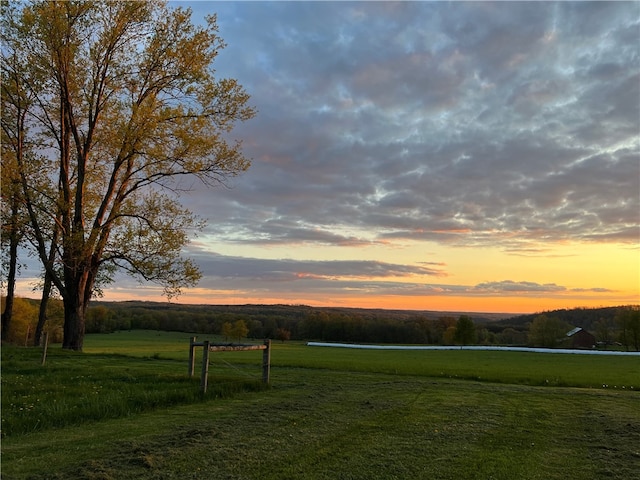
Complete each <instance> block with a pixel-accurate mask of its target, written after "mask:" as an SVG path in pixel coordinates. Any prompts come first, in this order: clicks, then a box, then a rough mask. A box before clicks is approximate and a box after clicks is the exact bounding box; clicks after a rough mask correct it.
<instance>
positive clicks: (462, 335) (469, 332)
mask: <svg viewBox="0 0 640 480" xmlns="http://www.w3.org/2000/svg"><path fill="white" fill-rule="evenodd" d="M455 328H456V329H455V334H454V339H455V341H456V342H457V343H460V344H462V345H471V344H472V343H475V342H476V340H477V338H478V334H477V332H476V325H475V324H474V323H473V320H472V319H471V317H469V316H467V315H460V318H458V321H457V322H456V327H455Z"/></svg>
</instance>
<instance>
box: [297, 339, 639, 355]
mask: <svg viewBox="0 0 640 480" xmlns="http://www.w3.org/2000/svg"><path fill="white" fill-rule="evenodd" d="M307 346H309V347H334V348H357V349H363V350H487V351H496V352H531V353H564V354H573V355H631V356H640V352H620V351H613V350H611V351H610V350H573V349H568V348H532V347H492V346H485V345H469V346H459V345H457V346H456V345H444V346H431V345H363V344H357V343H330V342H307Z"/></svg>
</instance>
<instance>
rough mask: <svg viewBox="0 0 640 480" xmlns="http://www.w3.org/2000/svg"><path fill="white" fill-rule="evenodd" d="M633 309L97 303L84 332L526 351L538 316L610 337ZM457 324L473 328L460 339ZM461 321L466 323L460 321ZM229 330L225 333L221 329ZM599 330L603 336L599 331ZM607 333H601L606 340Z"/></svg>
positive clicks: (461, 334)
mask: <svg viewBox="0 0 640 480" xmlns="http://www.w3.org/2000/svg"><path fill="white" fill-rule="evenodd" d="M629 308H631V307H610V308H597V309H585V308H579V309H573V310H555V311H551V312H544V314H539V313H538V314H533V315H520V316H515V317H512V318H507V319H503V320H495V317H492V316H487V317H483V316H481V315H478V316H474V315H472V314H469V315H459V316H456V315H449V314H446V313H436V312H429V313H423V312H416V311H405V310H371V309H355V308H321V307H309V306H304V305H182V304H171V303H153V302H95V303H93V304H92V306H91V307H90V308H89V311H88V313H87V325H86V328H87V333H108V332H113V331H116V330H130V329H148V330H165V331H181V332H194V333H198V334H205V335H206V334H217V335H219V334H224V333H225V331H228V327H229V325H233V324H236V323H237V322H238V321H242V322H244V324H245V325H246V327H247V335H246V336H247V337H249V338H255V339H262V338H271V339H280V340H288V339H291V340H319V341H328V342H332V341H333V342H360V343H405V344H431V345H442V344H455V343H475V344H495V345H526V344H528V343H531V342H529V338H528V332H529V328H530V326H531V324H532V323H533V322H534V320H535V319H536V318H539V317H540V316H541V315H545V316H546V317H550V318H553V319H554V320H557V321H559V322H562V323H563V324H566V325H568V326H571V327H582V328H584V329H585V330H587V331H590V332H591V333H593V335H595V336H596V337H598V332H599V331H604V330H606V332H607V333H606V336H607V340H608V341H609V340H611V339H615V338H617V336H616V335H615V330H616V328H618V323H619V321H618V319H619V317H620V313H621V312H623V311H626V310H628V309H629ZM461 319H465V320H466V319H469V320H471V322H470V323H472V324H473V325H474V326H475V331H474V332H473V333H468V332H467V333H464V334H463V331H462V329H463V326H464V325H461ZM463 323H464V322H463ZM225 324H226V327H225ZM605 327H606V328H605ZM603 329H604V330H603ZM603 335H604V334H603Z"/></svg>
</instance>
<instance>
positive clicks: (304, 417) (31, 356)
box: [1, 332, 640, 480]
mask: <svg viewBox="0 0 640 480" xmlns="http://www.w3.org/2000/svg"><path fill="white" fill-rule="evenodd" d="M188 339H189V335H188V334H179V333H166V332H119V333H114V334H109V335H89V336H88V337H87V339H86V342H85V353H82V354H79V353H73V352H66V351H65V352H63V351H62V350H61V349H60V348H59V346H51V347H50V350H49V355H48V358H47V363H46V365H45V366H44V367H42V366H40V351H39V350H36V349H21V348H14V347H4V348H3V349H2V435H3V439H2V465H1V467H2V478H3V479H27V478H29V479H70V478H72V479H76V478H77V479H103V480H107V479H136V478H137V479H189V478H192V479H218V478H224V479H274V480H275V479H307V478H308V479H372V478H380V479H419V478H425V479H449V478H451V479H476V478H477V479H488V478H493V479H563V480H566V479H598V478H603V479H604V478H607V479H634V478H640V391H639V390H640V357H613V356H611V357H610V356H602V357H601V356H597V357H595V356H594V357H592V356H578V355H558V354H531V353H520V352H479V351H379V350H347V349H338V348H321V347H307V346H305V345H304V344H301V343H284V344H282V343H274V344H273V352H272V371H271V378H272V385H271V388H269V389H264V388H263V387H262V385H261V384H260V381H259V379H260V373H261V370H260V361H261V354H260V353H259V352H255V351H252V352H226V353H213V354H212V361H213V363H212V366H211V369H210V383H209V385H210V388H209V391H208V392H207V394H205V395H203V394H201V393H200V391H199V382H198V380H197V379H190V378H188V376H187V370H188V366H187V357H188V343H189V340H188ZM199 367H200V365H199V363H197V364H196V377H198V374H199Z"/></svg>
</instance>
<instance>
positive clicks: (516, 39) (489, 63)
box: [105, 1, 640, 312]
mask: <svg viewBox="0 0 640 480" xmlns="http://www.w3.org/2000/svg"><path fill="white" fill-rule="evenodd" d="M173 4H174V5H181V6H183V7H187V6H188V7H191V8H192V10H193V20H194V22H201V21H203V19H204V16H205V15H206V14H211V13H217V18H218V25H219V29H220V35H221V36H222V37H223V38H224V40H225V42H226V43H227V45H228V46H227V48H226V49H225V50H224V51H223V52H222V53H221V54H220V55H219V56H218V58H217V61H216V64H215V68H216V71H217V73H218V75H219V76H221V77H232V78H236V79H238V80H239V82H240V83H241V84H242V85H243V86H244V87H245V88H246V90H247V91H248V92H249V93H250V94H251V96H252V99H251V104H252V105H254V106H255V107H256V108H257V109H258V111H259V113H258V115H257V116H256V117H255V118H254V119H253V120H251V121H249V122H247V123H245V124H242V125H239V126H238V128H236V130H234V136H235V137H237V138H239V139H242V140H243V142H244V151H245V153H246V155H247V156H248V157H250V158H252V166H251V168H250V169H249V171H248V172H247V173H246V174H244V175H243V176H241V177H239V178H237V179H235V180H233V182H232V183H231V185H230V188H218V189H213V190H197V191H195V192H193V194H192V195H191V196H189V197H185V199H184V200H185V203H186V204H187V205H188V206H189V207H191V208H192V209H193V210H194V211H195V212H196V213H198V214H199V215H200V216H202V217H203V218H205V219H206V220H207V221H208V227H207V229H206V230H205V231H204V232H203V233H202V234H201V235H200V236H199V237H198V238H195V239H194V240H193V242H192V244H191V246H190V249H189V251H188V252H187V254H188V255H190V256H192V257H193V258H194V259H196V261H197V262H198V264H199V265H200V267H201V269H202V271H203V274H204V276H203V279H202V281H201V282H200V284H199V286H198V288H195V289H189V290H186V291H185V292H184V294H183V295H182V296H181V297H180V298H179V299H178V301H179V302H184V303H289V304H291V303H293V304H307V305H338V306H353V307H375V308H378V307H379V308H407V309H425V310H455V311H460V310H467V311H493V312H534V311H541V310H545V309H551V308H563V307H575V306H606V305H619V304H628V303H640V301H639V295H640V251H639V248H638V246H639V243H640V185H639V183H640V153H639V151H640V149H639V143H640V141H639V136H640V88H639V87H640V76H639V72H640V4H639V3H637V2H636V3H625V2H603V3H592V2H584V3H583V2H581V3H564V2H563V3H545V2H543V3H538V2H535V3H534V2H532V3H521V2H514V3H505V2H499V3H477V2H472V3H459V2H452V3H444V2H424V3H423V2H415V3H414V2H410V3H386V2H375V3H366V2H356V3H343V2H340V3H326V2H317V3H316V2H283V3H280V2H275V3H274V2H260V3H245V2H222V3H217V2H215V3H214V2H205V1H203V2H175V3H173ZM133 298H144V299H148V300H156V301H162V300H163V297H162V296H161V293H160V289H159V288H155V287H154V286H152V285H137V284H135V283H134V282H131V283H129V282H127V281H122V282H118V284H117V285H116V286H113V287H112V288H110V289H108V290H107V291H106V295H105V299H118V300H121V299H133Z"/></svg>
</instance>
